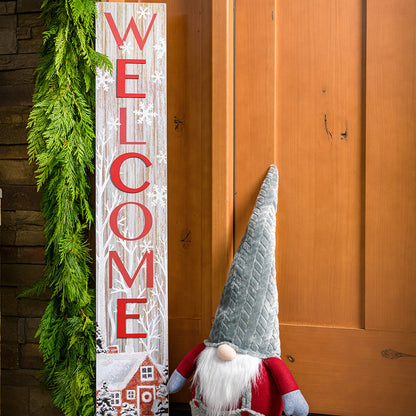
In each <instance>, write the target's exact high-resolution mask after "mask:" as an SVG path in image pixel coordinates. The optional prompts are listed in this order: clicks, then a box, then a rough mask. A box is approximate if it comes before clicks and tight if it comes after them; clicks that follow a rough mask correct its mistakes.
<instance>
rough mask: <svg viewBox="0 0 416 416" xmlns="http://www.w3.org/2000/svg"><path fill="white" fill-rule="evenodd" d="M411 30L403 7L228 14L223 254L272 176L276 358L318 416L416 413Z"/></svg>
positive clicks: (253, 7) (414, 33)
mask: <svg viewBox="0 0 416 416" xmlns="http://www.w3.org/2000/svg"><path fill="white" fill-rule="evenodd" d="M415 23H416V2H415V1H412V0H367V1H365V0H308V1H305V0H278V1H275V0H262V1H259V2H253V1H249V0H236V2H235V51H234V52H235V71H234V76H235V84H234V94H235V95H234V97H235V107H234V123H235V129H234V134H235V137H234V146H233V157H234V161H232V160H231V161H230V159H228V163H233V170H234V189H233V194H232V196H233V197H234V211H233V212H234V223H235V227H234V237H233V238H234V245H235V246H237V244H238V242H239V241H240V239H241V237H242V234H243V232H244V228H245V226H246V224H247V221H248V218H249V215H250V213H251V209H252V207H253V204H254V200H255V197H256V194H257V191H258V189H259V186H260V184H261V181H262V179H263V178H264V175H265V173H266V171H267V168H268V165H269V164H271V163H276V165H277V166H278V168H279V173H280V188H279V204H278V223H277V228H278V230H277V254H276V260H277V274H278V289H279V296H280V322H281V340H282V358H283V359H284V360H285V361H286V363H287V364H288V366H289V368H290V369H291V370H292V372H293V373H294V375H295V377H296V379H297V381H298V382H299V384H300V386H301V387H302V390H303V391H304V394H305V396H306V398H307V400H308V401H309V403H310V407H311V412H314V413H325V414H333V415H351V416H360V415H367V416H368V415H378V416H382V415H389V416H390V415H392V414H409V415H410V414H416V410H415V408H416V394H415V393H416V334H415V330H416V301H415V299H416V121H415V120H416V116H415V114H416V24H415ZM213 53H214V55H213V59H214V58H215V56H216V54H219V56H220V55H221V54H222V56H226V53H225V51H224V49H221V48H220V47H219V46H218V45H217V44H216V43H215V42H214V43H213ZM230 71H231V69H230V68H223V79H225V80H226V79H228V78H229V77H230ZM215 75H216V74H215V67H214V73H213V77H214V78H213V81H214V85H215ZM213 99H214V100H216V99H217V97H215V96H214V97H213ZM225 102H226V98H225V97H223V98H222V101H221V100H220V104H221V103H222V104H223V108H224V103H225ZM213 122H214V124H213V126H214V129H215V126H217V127H218V126H223V131H225V127H226V126H227V123H225V122H224V120H222V119H221V118H220V115H219V114H217V113H216V110H215V108H213ZM226 137H228V140H229V143H231V140H232V138H231V137H230V135H228V136H227V135H226ZM213 143H215V137H214V139H213ZM214 151H215V149H214ZM213 163H214V166H215V159H214V160H213ZM226 184H227V182H226V180H224V181H223V188H221V187H220V185H219V184H218V183H216V182H215V181H214V182H213V189H214V190H215V189H218V190H220V189H225V188H226ZM230 194H231V191H229V192H228V194H227V195H228V197H229V196H230ZM213 195H214V196H215V192H214V193H213ZM224 206H226V205H225V203H224V205H223V207H224ZM213 208H214V212H213V215H214V217H213V218H214V222H215V214H216V213H218V212H220V210H219V209H218V208H217V209H216V208H215V206H214V205H213ZM225 212H228V211H225ZM228 215H231V214H230V212H228ZM215 241H216V232H215V229H213V242H214V243H215ZM213 261H214V262H215V259H213ZM220 287H221V285H218V288H217V289H216V288H214V289H213V304H215V303H216V302H217V301H218V298H219V295H220ZM213 310H214V311H215V309H214V308H213Z"/></svg>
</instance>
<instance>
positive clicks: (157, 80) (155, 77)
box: [152, 71, 165, 84]
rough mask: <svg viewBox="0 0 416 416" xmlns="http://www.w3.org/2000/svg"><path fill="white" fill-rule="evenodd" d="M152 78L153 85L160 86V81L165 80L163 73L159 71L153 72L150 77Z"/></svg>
mask: <svg viewBox="0 0 416 416" xmlns="http://www.w3.org/2000/svg"><path fill="white" fill-rule="evenodd" d="M152 78H153V83H154V84H161V83H162V81H163V80H164V79H165V77H164V76H163V73H162V72H160V71H155V73H154V74H153V75H152Z"/></svg>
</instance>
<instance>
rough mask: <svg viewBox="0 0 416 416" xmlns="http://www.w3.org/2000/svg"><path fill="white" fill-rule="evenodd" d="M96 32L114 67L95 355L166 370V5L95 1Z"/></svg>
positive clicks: (102, 151)
mask: <svg viewBox="0 0 416 416" xmlns="http://www.w3.org/2000/svg"><path fill="white" fill-rule="evenodd" d="M96 34H97V37H96V49H97V51H99V52H102V53H104V54H106V55H107V56H108V57H109V58H110V60H111V61H112V63H113V68H114V69H113V72H112V73H110V72H108V71H104V70H103V69H101V68H98V69H97V78H96V129H97V140H96V281H97V286H96V289H97V323H98V330H97V342H99V348H97V354H102V353H106V355H107V357H109V359H111V356H112V353H115V352H117V353H118V354H129V355H131V354H134V353H140V354H143V353H146V355H148V356H149V357H150V358H151V360H152V361H153V362H154V363H156V364H157V365H158V366H160V367H161V368H164V367H166V366H167V364H168V306H167V156H166V155H167V144H166V135H167V126H166V112H167V108H166V78H167V77H166V10H165V4H156V3H152V4H144V3H107V2H106V3H97V21H96ZM97 365H98V361H97ZM126 377H127V374H126ZM99 387H101V386H97V390H98V389H99ZM109 389H110V391H111V385H110V384H109ZM163 403H164V404H165V401H163ZM166 403H167V402H166Z"/></svg>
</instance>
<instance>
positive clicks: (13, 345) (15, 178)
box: [0, 0, 60, 416]
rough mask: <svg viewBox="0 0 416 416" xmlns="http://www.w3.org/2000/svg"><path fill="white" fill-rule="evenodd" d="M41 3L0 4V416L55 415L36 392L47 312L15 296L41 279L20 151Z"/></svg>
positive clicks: (29, 182) (36, 199)
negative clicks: (41, 334)
mask: <svg viewBox="0 0 416 416" xmlns="http://www.w3.org/2000/svg"><path fill="white" fill-rule="evenodd" d="M41 3H42V1H41V0H17V1H0V188H1V189H2V203H1V228H0V236H1V258H0V262H1V412H2V414H3V415H21V416H25V415H43V416H50V415H58V414H60V413H59V411H58V410H57V409H54V408H51V407H50V404H49V402H50V394H49V393H48V392H43V391H42V386H41V382H40V374H39V373H40V372H39V370H40V369H41V368H42V358H41V355H40V353H39V349H38V339H37V338H35V333H36V331H37V328H38V326H39V323H40V318H41V316H42V315H43V311H44V309H45V307H46V305H47V303H48V302H47V297H46V295H45V296H43V297H39V298H21V299H16V296H17V295H18V294H19V293H21V292H22V290H24V289H26V288H27V287H29V286H30V285H31V284H32V283H34V282H35V281H36V280H38V279H39V278H40V276H41V273H42V270H43V267H44V262H45V260H44V244H45V239H44V236H43V220H42V216H41V214H40V212H39V205H40V194H39V193H37V192H36V184H35V178H34V170H35V166H34V164H32V165H29V163H28V156H27V151H26V146H27V143H26V139H27V132H26V124H27V118H28V115H29V112H30V110H31V105H32V94H33V90H34V82H35V78H34V75H33V71H34V70H35V68H36V67H37V65H38V62H39V51H40V46H41V43H42V31H43V25H42V20H41V18H40V6H41Z"/></svg>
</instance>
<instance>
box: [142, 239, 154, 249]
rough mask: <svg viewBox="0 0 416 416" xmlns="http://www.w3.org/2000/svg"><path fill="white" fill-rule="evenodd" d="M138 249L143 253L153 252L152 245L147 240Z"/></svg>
mask: <svg viewBox="0 0 416 416" xmlns="http://www.w3.org/2000/svg"><path fill="white" fill-rule="evenodd" d="M140 248H141V249H142V251H143V252H150V251H152V250H153V244H152V243H151V242H150V241H149V240H146V241H142V243H141V244H140Z"/></svg>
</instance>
